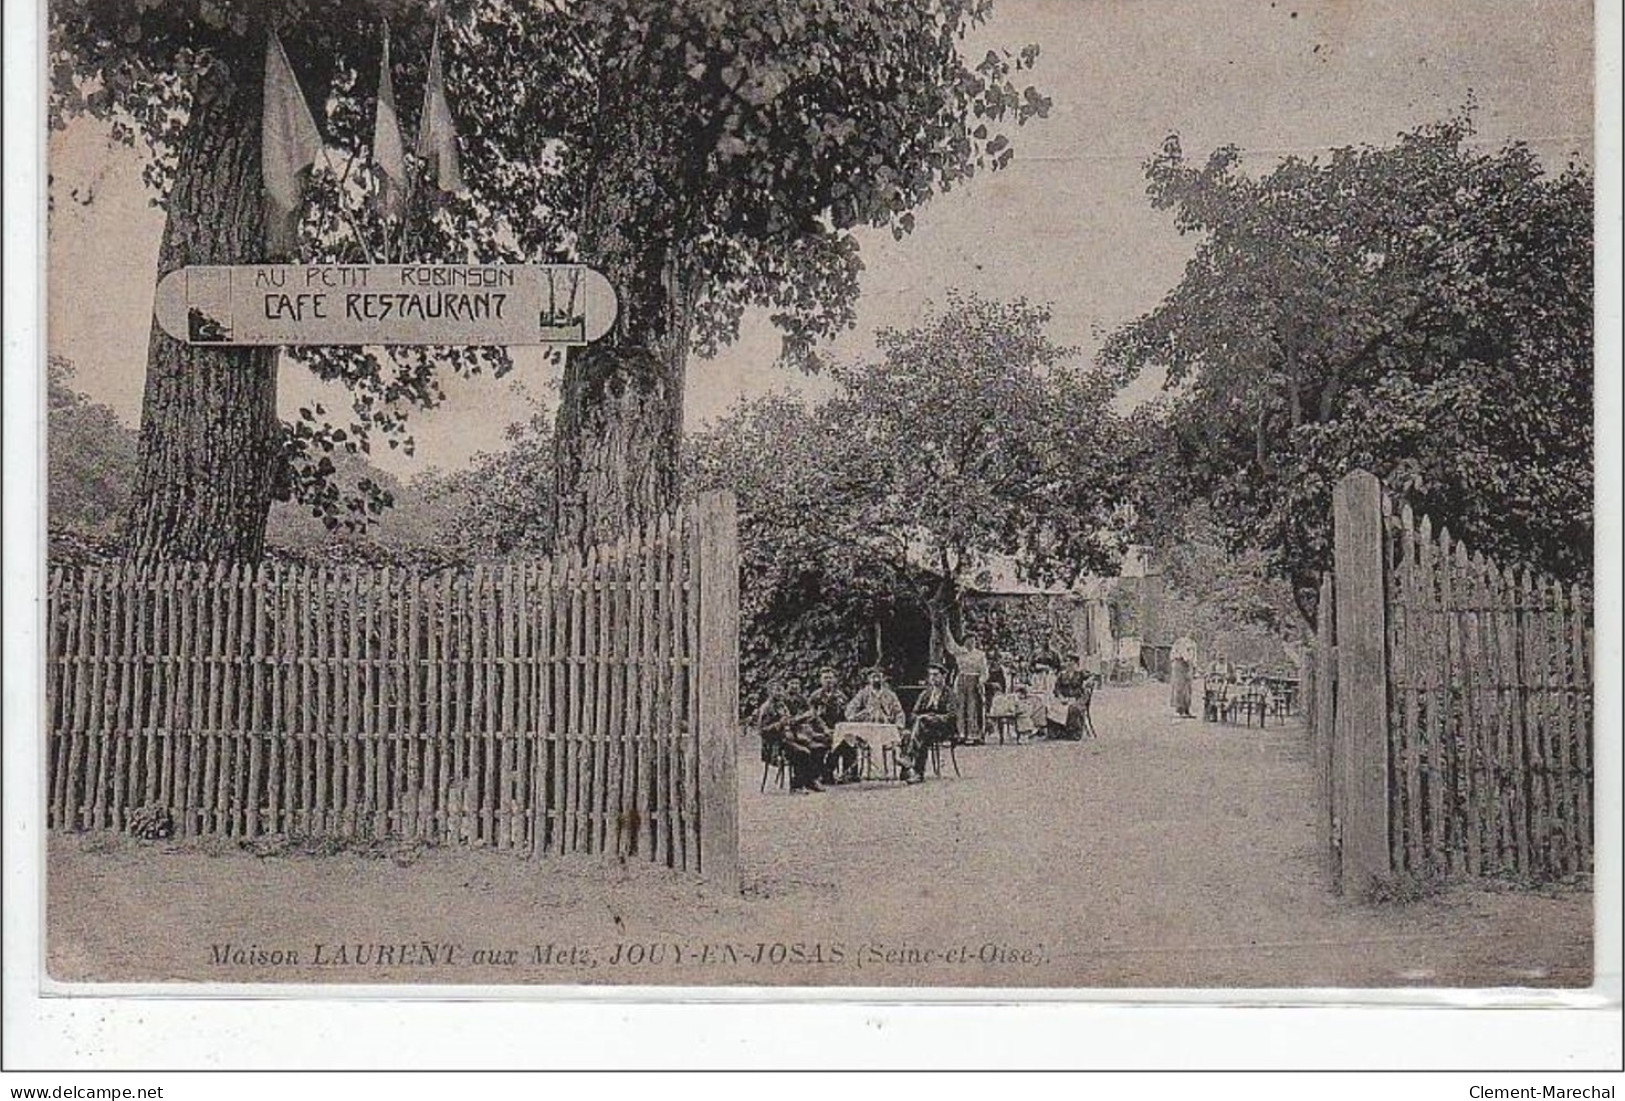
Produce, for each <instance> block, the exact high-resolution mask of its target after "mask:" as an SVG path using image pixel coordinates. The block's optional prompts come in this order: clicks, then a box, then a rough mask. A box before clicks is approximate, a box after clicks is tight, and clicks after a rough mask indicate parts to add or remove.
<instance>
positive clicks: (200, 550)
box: [126, 51, 282, 562]
mask: <svg viewBox="0 0 1625 1101" xmlns="http://www.w3.org/2000/svg"><path fill="white" fill-rule="evenodd" d="M261 84H262V81H261V77H260V73H259V72H258V68H257V66H256V65H255V64H254V61H253V60H252V59H251V58H250V57H249V56H248V54H247V52H246V51H245V53H244V54H242V55H238V56H234V57H232V58H231V59H230V60H229V61H216V62H215V63H213V64H211V65H210V66H209V67H208V68H207V69H206V70H205V71H204V72H203V73H201V74H200V75H199V77H198V86H197V90H196V93H195V95H194V99H193V104H192V110H191V115H190V117H189V119H188V120H187V124H186V131H185V135H184V137H183V138H182V140H181V145H180V150H179V157H178V160H177V167H176V175H175V181H174V185H173V188H172V190H171V191H170V195H169V206H168V209H169V216H168V219H167V220H166V222H165V224H164V236H163V243H162V245H161V247H160V249H159V253H158V275H159V278H160V279H161V278H162V277H163V276H164V275H166V274H168V273H169V272H171V271H174V270H175V269H177V268H181V267H185V266H187V265H190V264H240V263H251V262H255V261H260V260H263V259H265V258H266V257H265V256H264V247H265V246H264V239H265V214H264V208H263V204H262V199H261V195H260V95H261ZM140 454H141V464H140V470H139V473H138V475H137V478H136V485H135V493H134V501H133V504H132V506H131V511H130V519H129V525H128V529H127V535H126V538H127V554H128V555H129V556H131V557H133V558H134V559H135V560H137V561H139V562H156V561H163V560H171V559H173V560H193V561H211V562H217V561H228V562H235V561H247V562H252V561H254V560H256V559H258V558H259V556H260V553H261V551H262V549H263V547H264V543H265V521H266V516H267V514H268V512H269V509H270V505H271V499H272V494H273V491H274V487H275V485H276V483H277V481H278V476H279V473H280V464H281V461H282V459H281V455H282V450H281V426H280V424H279V422H278V420H277V410H276V350H275V349H273V348H210V347H207V346H194V345H189V344H185V343H182V342H181V341H178V340H175V339H174V338H172V337H170V336H168V335H167V334H165V333H164V332H163V331H162V330H160V329H159V328H158V325H157V323H156V322H154V323H153V327H152V334H151V336H150V337H149V338H148V345H147V383H146V393H145V396H144V398H143V402H142V410H141V445H140Z"/></svg>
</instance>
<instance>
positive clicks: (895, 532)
mask: <svg viewBox="0 0 1625 1101" xmlns="http://www.w3.org/2000/svg"><path fill="white" fill-rule="evenodd" d="M42 22H43V27H44V31H45V36H46V37H45V41H44V48H45V57H44V60H43V71H44V80H45V83H46V86H45V91H44V93H43V95H44V104H45V106H46V107H47V109H48V119H46V120H43V121H42V128H46V129H48V138H47V139H46V140H47V141H48V147H47V148H48V162H47V167H48V186H47V191H48V194H47V196H46V206H47V214H46V218H47V221H46V224H45V227H44V228H43V230H42V237H43V238H44V247H45V258H44V280H45V286H44V296H45V324H46V337H45V348H46V352H47V354H46V355H43V356H42V357H41V360H42V361H41V362H39V363H38V364H36V365H34V366H35V369H37V370H38V372H39V373H40V376H41V389H42V391H44V393H45V398H46V401H45V403H44V404H45V411H44V413H45V434H46V459H45V462H46V471H45V479H44V486H45V488H44V493H45V510H44V511H45V528H46V530H45V531H44V532H42V533H41V538H42V540H43V541H44V545H45V548H46V549H45V561H44V568H43V572H42V578H41V591H40V601H41V606H42V611H41V615H40V624H41V634H40V643H39V646H38V648H37V649H38V651H39V652H38V654H37V670H38V674H37V676H38V692H39V696H40V704H39V710H38V713H39V714H40V716H41V717H42V723H41V724H40V725H39V728H38V729H35V730H32V731H28V730H16V729H10V728H9V726H10V724H9V723H8V730H7V737H8V744H10V743H11V742H13V741H15V740H17V739H27V738H32V739H33V740H34V742H35V743H36V744H37V746H38V755H37V760H38V762H39V768H38V772H39V783H38V791H39V793H40V799H39V805H38V807H37V809H33V808H30V809H29V813H31V814H34V815H36V816H37V822H38V825H39V827H40V833H41V834H42V835H43V840H41V841H40V842H39V844H40V847H41V849H42V852H43V857H42V864H43V876H44V883H43V887H42V889H41V893H42V896H43V898H42V907H43V916H42V924H43V937H44V947H43V970H44V974H45V976H46V979H47V981H48V982H49V983H50V984H51V985H52V987H53V988H54V989H57V990H61V991H65V992H69V993H71V992H72V991H73V990H75V989H89V988H92V987H96V986H98V985H104V984H138V985H142V986H148V985H153V986H158V987H161V988H164V989H169V990H177V991H184V990H186V989H188V988H193V987H199V988H201V987H202V986H204V985H207V986H208V987H210V988H215V987H219V986H222V985H224V986H228V987H229V986H233V985H239V984H241V985H254V986H256V987H262V986H264V985H266V984H285V985H286V987H287V988H288V990H289V991H290V992H297V989H298V988H299V987H300V986H309V985H311V984H324V985H339V986H344V985H368V986H377V985H382V986H387V987H392V988H401V989H405V988H409V987H410V988H417V987H434V988H453V987H456V988H469V989H474V988H486V987H504V988H507V987H537V988H554V987H558V988H563V987H569V988H579V987H593V988H600V987H601V988H618V987H638V988H648V987H654V988H771V989H774V990H781V989H789V988H798V989H799V988H814V989H817V990H836V991H838V990H840V989H843V988H853V989H858V988H862V989H876V988H879V989H882V990H889V991H915V990H965V989H975V990H995V991H1014V992H1017V994H1019V993H1020V992H1024V991H1026V992H1039V991H1046V992H1061V991H1114V990H1135V989H1160V990H1191V991H1208V992H1213V991H1247V990H1282V989H1286V990H1293V989H1305V990H1307V989H1326V988H1332V989H1340V990H1351V991H1375V990H1384V991H1389V990H1396V989H1398V990H1402V991H1434V990H1445V991H1463V990H1466V991H1479V990H1497V991H1503V992H1505V991H1508V990H1511V991H1515V992H1517V991H1521V992H1523V994H1524V995H1526V996H1531V997H1533V996H1539V995H1544V994H1549V993H1551V992H1565V991H1567V992H1574V991H1584V990H1588V989H1591V988H1592V987H1593V986H1594V984H1595V983H1597V982H1598V979H1599V976H1598V972H1597V954H1596V943H1597V935H1596V930H1597V922H1598V918H1597V910H1596V897H1597V896H1596V893H1595V891H1594V876H1596V877H1606V876H1607V875H1609V874H1612V875H1613V876H1614V877H1615V878H1614V880H1613V882H1615V883H1616V884H1617V861H1618V856H1619V848H1618V845H1617V838H1613V839H1610V838H1608V837H1606V836H1602V835H1600V832H1599V828H1598V822H1599V818H1600V817H1601V816H1602V815H1603V814H1604V799H1603V795H1602V794H1601V793H1600V792H1599V787H1598V780H1599V775H1600V768H1599V765H1598V755H1599V748H1600V749H1601V752H1602V754H1603V756H1604V758H1605V759H1608V760H1614V761H1615V767H1616V768H1617V748H1618V729H1617V726H1616V727H1615V728H1614V729H1613V730H1612V731H1608V730H1606V729H1605V730H1604V731H1603V734H1604V738H1603V739H1599V738H1598V736H1597V734H1598V730H1597V727H1598V722H1597V714H1598V702H1597V698H1596V694H1595V693H1596V685H1597V682H1598V680H1599V679H1602V680H1604V681H1607V680H1608V679H1609V678H1607V677H1602V678H1599V676H1598V674H1597V643H1596V640H1595V638H1594V631H1595V629H1596V621H1595V604H1596V601H1595V599H1594V595H1593V594H1594V586H1595V584H1596V583H1597V574H1598V566H1599V563H1598V561H1597V556H1596V553H1595V550H1594V548H1595V545H1596V539H1597V534H1598V531H1597V528H1598V516H1597V506H1596V504H1595V502H1596V491H1597V485H1596V477H1597V471H1598V460H1597V457H1596V448H1597V442H1596V435H1595V431H1596V430H1595V425H1596V419H1595V408H1594V406H1595V399H1594V380H1595V377H1596V371H1597V367H1598V364H1597V356H1596V353H1595V351H1594V348H1595V341H1596V333H1595V332H1594V324H1595V316H1596V314H1595V310H1596V306H1597V302H1596V293H1595V264H1596V260H1595V239H1596V228H1595V224H1594V223H1595V219H1596V203H1597V195H1596V167H1595V162H1596V159H1597V149H1596V140H1595V133H1596V132H1595V131H1594V128H1593V95H1594V79H1593V72H1594V67H1593V54H1594V45H1595V35H1594V12H1593V8H1592V5H1591V4H1589V3H1584V2H1577V0H1471V2H1469V0H1359V2H1356V0H1217V2H1209V0H887V2H885V3H881V2H878V0H663V2H660V3H656V2H654V0H434V2H424V0H356V2H352V3H345V4H331V5H330V4H318V3H311V2H309V0H138V2H132V0H49V3H48V5H47V6H46V9H45V12H44V14H43V16H42ZM1616 219H1617V215H1616ZM8 283H9V276H8ZM8 293H9V292H8ZM1614 368H1615V369H1616V370H1617V362H1616V363H1615V364H1614ZM17 369H18V368H17V367H16V366H14V365H12V364H10V363H8V366H7V371H8V373H9V372H11V371H14V370H17ZM1616 523H1617V520H1616ZM12 534H13V533H10V532H8V538H10V537H12ZM1606 568H1608V569H1612V570H1614V571H1616V572H1617V562H1616V563H1613V564H1612V565H1611V566H1608V567H1606ZM1614 690H1615V691H1616V693H1617V682H1616V684H1615V689H1614ZM9 692H10V685H9V683H8V693H9ZM1613 714H1614V715H1615V716H1616V719H1617V708H1616V710H1615V711H1614V712H1613ZM1605 739H1612V740H1611V741H1609V742H1608V744H1605V745H1601V746H1600V747H1599V742H1601V741H1604V740H1605ZM13 748H15V747H13ZM1610 754H1612V755H1614V756H1612V757H1610V756H1609V755H1610ZM1614 821H1616V822H1617V819H1614ZM1599 844H1600V846H1601V847H1599ZM1605 861H1613V862H1615V864H1616V867H1615V868H1614V869H1613V870H1612V871H1611V872H1610V870H1609V869H1607V868H1606V867H1604V866H1603V865H1604V862H1605ZM1612 982H1613V984H1614V986H1613V990H1614V995H1613V996H1614V998H1615V999H1616V1006H1617V994H1618V988H1617V983H1618V976H1617V973H1616V974H1615V975H1614V976H1613V978H1612Z"/></svg>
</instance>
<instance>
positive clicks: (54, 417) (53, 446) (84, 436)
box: [46, 355, 136, 536]
mask: <svg viewBox="0 0 1625 1101" xmlns="http://www.w3.org/2000/svg"><path fill="white" fill-rule="evenodd" d="M73 374H74V368H73V364H71V363H69V362H68V361H67V360H66V359H64V358H63V357H61V356H54V355H53V356H51V357H50V362H49V366H48V374H47V380H46V381H47V393H46V416H47V422H46V448H47V457H46V463H47V466H46V470H47V475H48V482H47V491H46V508H47V512H46V522H47V524H48V525H49V527H50V528H51V530H52V531H53V532H58V531H74V532H78V533H80V534H83V535H88V536H111V535H115V534H117V532H118V530H119V527H120V525H121V524H122V523H123V520H124V510H125V509H126V508H127V507H128V505H129V493H130V482H131V481H132V479H133V478H134V475H135V465H136V439H135V432H134V431H132V430H131V429H129V428H127V427H126V426H125V425H124V424H123V423H122V422H121V421H120V420H119V419H118V414H117V413H115V412H113V410H112V409H111V408H110V407H108V406H106V405H102V404H101V403H99V402H93V401H91V400H90V399H89V398H87V397H86V396H85V395H84V394H81V393H80V392H78V391H77V390H75V389H74V388H73Z"/></svg>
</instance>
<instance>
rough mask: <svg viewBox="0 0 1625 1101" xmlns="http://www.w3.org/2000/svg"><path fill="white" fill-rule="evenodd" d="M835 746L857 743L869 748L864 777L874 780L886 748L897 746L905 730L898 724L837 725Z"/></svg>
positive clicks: (864, 763) (865, 759)
mask: <svg viewBox="0 0 1625 1101" xmlns="http://www.w3.org/2000/svg"><path fill="white" fill-rule="evenodd" d="M833 737H834V745H832V746H831V747H830V748H831V749H834V748H835V746H838V745H841V744H842V743H847V742H850V743H855V744H857V745H859V746H863V747H866V748H867V751H866V752H864V753H863V756H862V759H863V777H864V779H866V780H872V779H874V777H875V776H876V775H877V774H876V772H875V769H876V766H877V765H878V764H879V763H880V762H881V761H883V760H884V759H885V755H886V754H885V747H886V746H895V745H896V744H897V743H898V742H899V741H901V740H902V737H903V729H902V728H901V727H899V726H898V725H897V724H896V723H836V724H835V732H834V735H833Z"/></svg>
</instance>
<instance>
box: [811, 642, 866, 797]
mask: <svg viewBox="0 0 1625 1101" xmlns="http://www.w3.org/2000/svg"><path fill="white" fill-rule="evenodd" d="M838 680H839V678H838V677H837V675H836V673H835V670H834V669H832V668H830V667H829V666H827V665H826V666H825V667H824V668H822V669H820V670H819V671H818V687H817V688H815V689H813V693H812V695H810V696H808V697H807V706H808V707H810V708H812V709H813V710H814V711H816V712H817V713H818V728H819V734H820V735H821V736H822V737H823V739H824V744H825V745H826V746H827V745H829V744H830V743H831V742H833V741H834V732H835V724H836V723H838V722H840V721H841V720H842V719H844V718H846V693H845V692H842V691H841V688H840V684H839V683H838ZM857 763H858V747H857V746H855V745H847V744H845V743H842V744H841V745H838V746H835V747H834V748H832V749H830V750H828V752H827V753H826V754H825V756H824V766H823V772H822V773H821V774H820V777H819V778H820V779H821V780H823V782H824V783H826V784H833V783H838V782H845V781H846V780H849V779H852V778H854V773H855V771H856V768H857Z"/></svg>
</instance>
